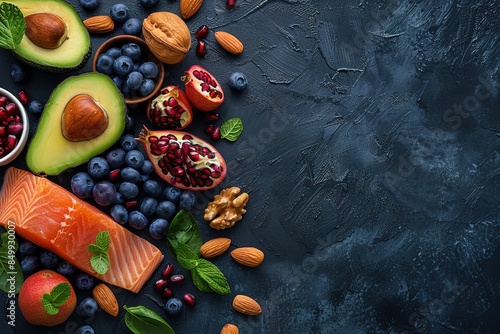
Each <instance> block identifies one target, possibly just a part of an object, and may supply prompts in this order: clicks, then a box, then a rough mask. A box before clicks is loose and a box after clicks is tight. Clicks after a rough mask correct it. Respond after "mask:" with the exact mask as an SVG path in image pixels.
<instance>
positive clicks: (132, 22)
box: [122, 17, 142, 36]
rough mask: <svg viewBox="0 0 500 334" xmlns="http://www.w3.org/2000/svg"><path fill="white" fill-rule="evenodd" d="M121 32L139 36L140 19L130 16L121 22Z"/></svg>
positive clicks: (140, 29)
mask: <svg viewBox="0 0 500 334" xmlns="http://www.w3.org/2000/svg"><path fill="white" fill-rule="evenodd" d="M122 28H123V33H125V34H127V35H134V36H139V35H140V34H141V32H142V20H139V19H138V18H136V17H132V18H130V19H128V20H127V21H125V23H123V27H122Z"/></svg>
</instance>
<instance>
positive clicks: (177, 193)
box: [163, 186, 182, 203]
mask: <svg viewBox="0 0 500 334" xmlns="http://www.w3.org/2000/svg"><path fill="white" fill-rule="evenodd" d="M181 193H182V190H180V189H179V188H177V187H174V186H166V187H165V190H164V191H163V195H164V196H165V199H166V200H167V201H170V202H172V203H179V200H180V198H181Z"/></svg>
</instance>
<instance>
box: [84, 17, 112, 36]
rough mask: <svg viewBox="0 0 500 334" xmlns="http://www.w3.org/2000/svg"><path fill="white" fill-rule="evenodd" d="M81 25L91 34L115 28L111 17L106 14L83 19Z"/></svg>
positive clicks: (102, 32)
mask: <svg viewBox="0 0 500 334" xmlns="http://www.w3.org/2000/svg"><path fill="white" fill-rule="evenodd" d="M83 25H84V26H85V28H87V30H88V31H89V32H90V33H93V34H104V33H107V32H111V31H113V29H115V23H114V22H113V19H112V18H111V17H110V16H107V15H97V16H92V17H89V18H88V19H85V20H84V21H83Z"/></svg>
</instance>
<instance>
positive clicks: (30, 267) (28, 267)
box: [21, 255, 41, 276]
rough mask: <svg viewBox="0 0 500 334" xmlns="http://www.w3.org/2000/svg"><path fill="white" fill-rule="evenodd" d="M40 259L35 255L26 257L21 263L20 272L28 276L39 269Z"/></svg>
mask: <svg viewBox="0 0 500 334" xmlns="http://www.w3.org/2000/svg"><path fill="white" fill-rule="evenodd" d="M40 266H41V264H40V258H39V257H38V256H37V255H28V256H26V257H25V258H24V259H23V260H22V261H21V270H22V271H23V273H24V274H25V275H26V276H28V275H30V274H33V273H34V272H35V271H37V270H38V269H39V268H40Z"/></svg>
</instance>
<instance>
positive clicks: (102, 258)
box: [90, 253, 110, 275]
mask: <svg viewBox="0 0 500 334" xmlns="http://www.w3.org/2000/svg"><path fill="white" fill-rule="evenodd" d="M90 265H91V266H92V268H94V270H95V271H96V272H97V273H98V274H100V275H104V274H105V273H107V272H108V269H109V265H110V261H109V256H108V254H106V253H98V254H95V255H92V257H91V258H90Z"/></svg>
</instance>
